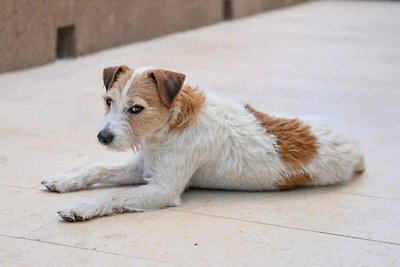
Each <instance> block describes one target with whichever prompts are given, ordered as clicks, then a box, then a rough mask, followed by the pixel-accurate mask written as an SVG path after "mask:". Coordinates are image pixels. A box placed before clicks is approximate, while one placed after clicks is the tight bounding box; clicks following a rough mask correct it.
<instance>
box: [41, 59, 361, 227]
mask: <svg viewBox="0 0 400 267" xmlns="http://www.w3.org/2000/svg"><path fill="white" fill-rule="evenodd" d="M184 80H185V75H183V74H182V73H177V72H172V71H167V70H161V69H155V68H151V67H142V68H137V69H130V68H128V67H126V66H116V67H109V68H106V69H105V70H104V72H103V81H104V86H105V87H106V93H105V95H104V99H105V103H106V111H107V113H106V116H105V119H104V122H103V123H102V124H101V127H100V130H101V131H100V133H103V135H101V134H100V133H99V136H98V138H99V140H100V142H102V143H103V144H105V145H106V146H107V147H108V148H110V149H113V150H118V151H124V150H129V149H133V150H134V151H135V152H136V153H135V155H134V156H133V158H132V160H131V161H129V162H127V163H125V164H120V165H111V164H104V163H101V164H100V163H96V164H91V165H88V166H83V167H81V168H80V169H77V170H74V171H70V172H67V173H62V174H56V175H52V176H49V177H48V178H46V179H44V181H43V182H42V184H43V185H44V186H46V187H47V188H48V189H49V190H50V191H55V192H60V193H65V192H70V191H76V190H79V189H82V188H85V187H89V186H91V185H93V184H96V183H111V184H118V185H120V184H125V185H135V186H132V187H129V188H128V189H119V190H116V191H112V192H109V193H106V194H103V195H100V196H98V197H96V198H93V199H88V200H80V201H75V202H72V203H70V204H69V205H67V206H65V207H64V208H62V209H61V210H60V211H59V214H60V216H61V217H62V218H63V219H64V220H66V221H71V222H74V221H83V220H88V219H91V218H93V217H97V216H105V215H111V214H115V213H122V212H134V211H146V210H153V209H159V208H164V207H167V206H177V205H179V204H180V202H181V198H180V197H181V194H182V192H183V191H184V190H185V188H187V187H199V188H215V189H232V190H258V191H259V190H285V189H291V188H294V187H298V186H319V185H329V184H335V183H340V182H345V181H348V180H350V179H351V178H352V176H353V173H354V172H361V171H363V170H364V163H363V155H362V153H361V151H360V149H359V146H358V144H357V142H355V141H354V140H353V139H352V138H350V137H349V136H347V135H346V134H344V133H343V132H341V131H340V130H337V128H336V127H334V126H331V125H327V124H326V123H324V122H323V121H318V120H312V119H298V118H278V117H273V116H270V115H267V114H265V113H262V112H259V111H257V110H256V109H254V108H253V107H251V106H250V105H243V104H241V103H238V102H236V101H233V100H230V99H227V98H224V97H220V96H217V95H215V94H213V93H211V92H205V91H203V90H201V89H199V88H198V87H194V86H191V85H189V84H185V83H184ZM104 134H105V135H104ZM110 136H112V138H111V137H110Z"/></svg>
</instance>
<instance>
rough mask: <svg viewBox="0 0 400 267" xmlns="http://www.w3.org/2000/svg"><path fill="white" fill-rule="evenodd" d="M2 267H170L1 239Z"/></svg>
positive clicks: (66, 248)
mask: <svg viewBox="0 0 400 267" xmlns="http://www.w3.org/2000/svg"><path fill="white" fill-rule="evenodd" d="M0 265H1V266H7V267H11V266H32V267H34V266H38V267H39V266H40V267H42V266H169V265H170V264H168V263H165V262H157V261H152V260H145V259H138V258H133V257H129V256H124V255H116V254H108V253H104V252H99V251H96V250H86V249H78V248H73V247H67V246H60V245H57V244H51V243H43V242H38V241H35V240H27V239H17V238H10V237H5V236H0Z"/></svg>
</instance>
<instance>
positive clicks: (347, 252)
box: [28, 209, 400, 266]
mask: <svg viewBox="0 0 400 267" xmlns="http://www.w3.org/2000/svg"><path fill="white" fill-rule="evenodd" d="M28 237H29V238H34V239H38V240H43V241H46V242H47V241H48V242H55V243H60V244H65V245H69V246H78V247H85V248H90V249H94V248H96V249H100V250H102V251H109V252H118V253H123V254H125V255H130V256H135V257H145V258H152V259H157V260H162V261H168V262H170V261H171V262H174V263H181V264H184V265H191V266H198V265H201V266H209V265H217V266H228V265H229V266H245V265H246V266H249V265H251V266H265V265H270V266H289V265H296V266H310V265H312V266H314V265H321V264H323V265H324V266H343V265H346V266H374V265H376V264H379V265H385V266H396V264H398V263H399V261H400V258H399V253H398V251H399V249H400V248H399V246H394V245H389V244H383V243H377V242H371V241H365V240H358V239H352V238H350V239H349V238H344V237H339V236H332V235H323V234H319V233H312V232H305V231H298V230H294V229H286V228H281V227H274V226H268V225H263V224H258V223H249V222H243V221H236V220H231V219H223V218H217V217H212V216H211V217H210V216H202V215H197V214H190V213H181V212H177V211H172V210H168V209H167V210H160V211H155V212H146V213H134V214H124V215H118V216H112V217H106V218H102V219H97V220H92V221H88V222H84V223H75V224H70V223H63V222H60V221H59V222H54V223H52V224H49V225H47V226H46V227H44V228H41V229H39V230H38V231H36V232H34V233H31V234H30V235H29V236H28ZM383 255H385V256H383Z"/></svg>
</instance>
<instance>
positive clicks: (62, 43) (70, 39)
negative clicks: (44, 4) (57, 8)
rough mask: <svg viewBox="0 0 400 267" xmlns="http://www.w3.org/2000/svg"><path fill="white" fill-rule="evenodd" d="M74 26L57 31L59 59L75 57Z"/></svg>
mask: <svg viewBox="0 0 400 267" xmlns="http://www.w3.org/2000/svg"><path fill="white" fill-rule="evenodd" d="M74 30H75V29H74V26H67V27H61V28H58V29H57V58H71V57H75V37H74Z"/></svg>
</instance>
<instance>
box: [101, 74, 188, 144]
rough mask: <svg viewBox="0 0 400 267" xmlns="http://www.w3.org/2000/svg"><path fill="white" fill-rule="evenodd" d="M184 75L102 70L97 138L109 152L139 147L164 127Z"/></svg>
mask: <svg viewBox="0 0 400 267" xmlns="http://www.w3.org/2000/svg"><path fill="white" fill-rule="evenodd" d="M184 80H185V75H184V74H182V73H177V72H172V71H168V70H162V69H155V68H151V67H142V68H138V69H130V68H128V67H127V66H115V67H108V68H105V69H104V71H103V82H104V86H105V88H106V93H105V95H104V103H105V106H106V115H105V119H104V121H103V123H102V125H101V126H100V131H99V133H98V135H97V138H98V140H99V142H100V143H102V144H103V145H106V146H107V147H109V148H110V149H114V150H118V151H123V150H127V149H130V148H132V147H137V146H138V145H140V144H141V141H142V140H143V138H147V137H152V136H154V135H155V134H157V133H158V132H159V131H161V130H162V129H163V128H164V127H166V125H167V122H168V118H169V114H170V108H171V105H172V102H173V101H174V99H175V97H176V96H177V94H178V93H179V91H180V90H181V88H182V86H183V82H184Z"/></svg>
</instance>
